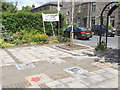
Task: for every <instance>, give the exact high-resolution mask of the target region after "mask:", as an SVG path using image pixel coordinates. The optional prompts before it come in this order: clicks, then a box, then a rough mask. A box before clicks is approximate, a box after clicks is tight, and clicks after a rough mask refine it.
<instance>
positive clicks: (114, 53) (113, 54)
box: [95, 48, 120, 64]
mask: <svg viewBox="0 0 120 90" xmlns="http://www.w3.org/2000/svg"><path fill="white" fill-rule="evenodd" d="M119 53H120V49H111V48H110V49H108V50H107V51H96V52H95V54H96V55H97V56H98V57H105V61H106V62H111V63H119V64H120V58H119Z"/></svg>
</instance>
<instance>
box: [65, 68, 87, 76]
mask: <svg viewBox="0 0 120 90" xmlns="http://www.w3.org/2000/svg"><path fill="white" fill-rule="evenodd" d="M64 70H65V71H66V72H68V73H70V74H83V73H86V72H88V71H87V70H85V69H83V68H80V67H71V68H66V69H64Z"/></svg>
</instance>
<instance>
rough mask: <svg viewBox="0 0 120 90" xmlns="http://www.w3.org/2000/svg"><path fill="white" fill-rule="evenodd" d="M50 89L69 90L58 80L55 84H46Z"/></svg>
mask: <svg viewBox="0 0 120 90" xmlns="http://www.w3.org/2000/svg"><path fill="white" fill-rule="evenodd" d="M46 85H47V86H48V87H49V88H68V87H67V86H66V85H65V84H63V83H61V82H60V81H58V80H56V81H53V82H49V83H46Z"/></svg>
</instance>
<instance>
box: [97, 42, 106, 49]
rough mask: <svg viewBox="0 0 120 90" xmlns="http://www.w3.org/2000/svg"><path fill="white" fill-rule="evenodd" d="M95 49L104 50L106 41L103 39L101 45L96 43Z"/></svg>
mask: <svg viewBox="0 0 120 90" xmlns="http://www.w3.org/2000/svg"><path fill="white" fill-rule="evenodd" d="M95 50H96V51H106V43H105V42H104V41H102V42H101V45H100V44H98V45H97V47H96V48H95Z"/></svg>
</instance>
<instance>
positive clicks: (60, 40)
mask: <svg viewBox="0 0 120 90" xmlns="http://www.w3.org/2000/svg"><path fill="white" fill-rule="evenodd" d="M58 41H59V42H61V43H64V42H70V38H68V37H60V38H58Z"/></svg>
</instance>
